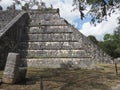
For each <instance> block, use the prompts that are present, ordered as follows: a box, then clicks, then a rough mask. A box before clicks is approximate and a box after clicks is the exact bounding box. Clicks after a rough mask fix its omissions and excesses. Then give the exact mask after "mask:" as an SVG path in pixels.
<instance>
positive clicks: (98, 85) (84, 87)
mask: <svg viewBox="0 0 120 90" xmlns="http://www.w3.org/2000/svg"><path fill="white" fill-rule="evenodd" d="M99 66H100V67H102V68H99V69H92V70H88V69H80V68H76V69H41V68H28V70H27V75H26V80H24V81H23V82H21V83H18V84H14V85H7V84H1V85H0V90H111V87H114V86H116V85H118V84H120V76H119V75H118V76H116V74H115V67H114V64H104V65H103V64H102V65H99ZM118 73H120V65H118ZM1 77H2V71H0V78H1ZM41 81H42V82H41ZM41 86H42V89H40V88H41Z"/></svg>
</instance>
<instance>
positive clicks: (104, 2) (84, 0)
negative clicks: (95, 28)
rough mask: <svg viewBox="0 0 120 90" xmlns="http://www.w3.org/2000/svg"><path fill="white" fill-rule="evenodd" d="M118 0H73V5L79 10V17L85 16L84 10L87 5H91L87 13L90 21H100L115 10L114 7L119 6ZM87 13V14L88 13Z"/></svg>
mask: <svg viewBox="0 0 120 90" xmlns="http://www.w3.org/2000/svg"><path fill="white" fill-rule="evenodd" d="M119 3H120V2H119V1H117V0H73V6H75V9H78V10H79V12H80V17H81V19H83V18H84V17H85V13H84V11H85V10H86V8H87V6H88V5H91V9H90V11H89V13H88V14H89V15H90V16H91V17H92V19H91V22H92V23H94V24H95V23H97V22H98V23H100V22H102V21H103V20H105V19H106V16H110V15H111V14H112V13H113V12H115V9H116V8H120V5H119ZM75 9H73V10H75ZM88 14H87V15H88Z"/></svg>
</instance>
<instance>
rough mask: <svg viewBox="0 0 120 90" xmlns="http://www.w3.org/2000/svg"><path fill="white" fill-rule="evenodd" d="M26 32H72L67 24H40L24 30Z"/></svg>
mask: <svg viewBox="0 0 120 90" xmlns="http://www.w3.org/2000/svg"><path fill="white" fill-rule="evenodd" d="M26 33H31V34H38V33H72V30H71V28H70V27H68V26H61V27H60V26H41V27H30V29H28V30H26Z"/></svg>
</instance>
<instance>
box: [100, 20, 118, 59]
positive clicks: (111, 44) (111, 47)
mask: <svg viewBox="0 0 120 90" xmlns="http://www.w3.org/2000/svg"><path fill="white" fill-rule="evenodd" d="M119 21H120V20H119ZM98 45H99V46H100V47H101V48H102V49H103V50H104V51H105V52H106V53H108V54H109V55H110V56H112V57H114V58H116V57H120V23H119V26H118V27H117V28H116V30H115V31H114V33H113V35H110V34H106V35H105V36H104V41H101V42H99V44H98Z"/></svg>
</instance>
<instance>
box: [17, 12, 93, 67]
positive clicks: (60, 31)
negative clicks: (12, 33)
mask: <svg viewBox="0 0 120 90" xmlns="http://www.w3.org/2000/svg"><path fill="white" fill-rule="evenodd" d="M29 15H30V23H29V26H28V27H27V29H26V30H25V32H24V33H25V34H24V36H23V40H22V42H21V45H20V46H19V49H20V54H21V58H22V60H23V61H24V62H26V64H27V66H28V67H49V68H59V67H61V65H62V64H66V63H68V62H72V64H73V65H75V66H77V67H90V66H91V65H93V57H92V56H91V55H90V53H91V52H90V53H88V51H87V49H85V48H86V47H84V42H85V41H84V40H83V39H84V37H85V36H83V35H82V34H81V33H80V32H79V31H77V30H75V28H74V27H73V26H71V25H70V24H69V23H68V22H67V21H66V20H64V19H63V18H60V16H59V13H58V12H57V10H47V11H45V10H32V11H29Z"/></svg>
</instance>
